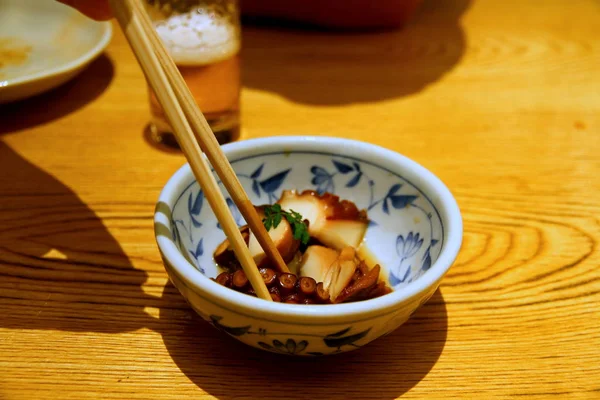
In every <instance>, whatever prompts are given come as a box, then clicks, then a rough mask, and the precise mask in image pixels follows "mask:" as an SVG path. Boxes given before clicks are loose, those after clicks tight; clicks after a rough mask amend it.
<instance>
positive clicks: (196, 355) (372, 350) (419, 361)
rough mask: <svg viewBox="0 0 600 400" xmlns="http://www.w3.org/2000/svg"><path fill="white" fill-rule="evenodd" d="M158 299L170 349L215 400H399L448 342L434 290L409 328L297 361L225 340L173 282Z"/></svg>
mask: <svg viewBox="0 0 600 400" xmlns="http://www.w3.org/2000/svg"><path fill="white" fill-rule="evenodd" d="M163 301H164V303H165V304H169V307H168V308H161V311H160V326H161V328H160V331H161V334H162V336H163V340H164V342H165V345H166V347H167V350H168V351H169V353H170V354H171V357H172V358H173V360H174V361H175V363H176V364H177V365H178V366H179V368H180V369H181V371H182V372H183V373H184V374H185V375H187V377H188V378H189V379H190V380H192V382H194V383H195V384H196V385H198V386H199V387H200V388H201V389H202V390H204V391H206V392H207V393H208V394H210V395H212V396H215V397H217V398H219V399H234V398H243V397H244V398H245V397H248V398H251V397H252V393H253V390H256V389H254V388H260V390H261V394H264V393H265V392H266V391H268V390H271V391H272V394H271V396H269V397H266V396H265V395H263V398H272V399H280V398H310V399H336V398H337V399H349V398H357V396H358V394H357V393H362V394H363V395H364V393H365V391H367V392H372V393H373V394H374V396H375V397H377V398H379V399H396V398H397V397H398V396H400V395H402V394H403V393H405V392H407V391H408V390H410V389H411V388H412V387H413V386H415V385H416V384H417V383H418V382H419V381H421V380H422V379H423V378H424V377H425V376H426V375H427V373H428V372H429V371H430V370H431V368H432V367H433V366H434V365H435V363H436V361H437V360H438V358H439V356H440V354H441V353H442V350H443V348H444V344H445V342H446V334H447V332H446V330H447V315H446V304H445V302H444V298H443V296H442V293H441V292H440V291H439V290H438V291H436V292H435V294H434V295H433V297H432V298H431V299H430V300H429V301H428V302H427V303H425V305H423V306H422V307H421V308H420V309H419V310H418V311H417V312H416V313H415V314H414V315H413V316H412V317H411V319H410V320H409V321H408V322H407V323H406V324H404V325H403V326H401V327H400V328H399V329H398V330H396V331H395V332H393V333H392V334H390V335H388V336H386V337H383V338H381V339H378V340H376V341H374V342H373V343H371V344H369V345H368V346H365V347H364V348H363V349H360V350H356V351H353V352H350V353H344V354H340V355H336V356H330V357H324V358H300V359H299V358H288V357H286V356H280V355H276V354H271V353H267V352H264V351H261V350H256V349H253V348H251V347H248V346H246V345H244V344H242V343H240V342H237V341H235V340H234V339H231V338H228V337H224V336H223V335H224V334H223V333H220V332H218V331H217V330H216V329H214V328H213V327H212V326H210V325H209V324H208V323H206V322H204V321H203V320H202V319H201V318H200V317H198V316H196V315H195V314H194V313H193V311H191V309H190V308H189V306H188V305H187V303H185V301H184V300H183V298H182V297H181V296H180V295H179V293H178V292H177V289H176V288H175V287H174V286H173V285H171V284H170V283H169V284H167V285H166V286H165V289H164V293H163ZM384 371H385V373H383V372H384ZM225 377H229V378H225ZM227 381H229V384H227V383H224V382H227ZM359 388H360V389H359ZM357 391H358V392H357Z"/></svg>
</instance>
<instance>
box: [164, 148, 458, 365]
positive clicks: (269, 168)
mask: <svg viewBox="0 0 600 400" xmlns="http://www.w3.org/2000/svg"><path fill="white" fill-rule="evenodd" d="M223 151H224V152H225V154H226V156H227V158H228V159H229V160H230V162H231V165H232V167H233V169H234V171H235V173H236V175H237V176H238V178H239V179H240V182H241V183H242V186H243V187H244V189H245V190H246V193H248V196H249V198H250V201H251V202H252V203H253V204H257V205H258V204H271V205H272V204H274V203H276V202H277V201H278V199H280V198H281V196H282V194H283V191H284V189H292V188H294V189H296V190H298V191H299V193H302V191H304V190H314V191H316V192H317V193H325V192H328V193H332V194H334V195H336V196H339V197H340V199H348V200H351V201H352V202H353V203H354V204H355V205H356V206H357V207H358V208H359V209H365V210H367V211H368V219H369V225H368V228H367V231H366V233H365V235H364V240H363V242H362V245H361V246H360V247H359V249H358V250H359V255H360V256H361V257H362V258H363V259H365V260H366V261H367V264H368V265H369V266H370V267H372V266H374V265H375V264H376V263H379V264H380V265H381V266H382V267H384V268H382V270H381V271H380V279H385V280H386V281H387V282H388V284H389V286H390V287H391V288H393V291H392V292H391V293H389V294H386V295H384V296H379V297H376V298H373V299H370V300H366V301H356V302H344V303H339V304H335V305H331V306H329V305H325V306H324V305H318V304H315V305H297V304H287V303H282V302H272V301H264V300H263V299H260V298H256V297H252V296H248V295H246V294H244V293H241V292H238V291H235V290H231V289H229V288H227V287H224V286H223V285H219V284H218V283H216V282H214V281H213V280H211V278H216V277H217V276H218V275H219V274H220V273H221V272H222V271H221V270H219V269H218V267H217V265H216V263H215V262H214V257H213V251H214V249H216V248H217V247H218V246H219V244H220V243H222V242H223V240H224V239H225V233H224V232H223V230H222V229H221V228H222V227H221V226H220V224H219V223H218V221H217V218H216V216H215V215H214V213H213V212H212V210H211V209H210V207H209V206H208V204H207V202H206V199H205V197H204V193H203V191H202V188H201V187H200V186H199V185H198V183H197V182H196V180H195V179H194V176H193V174H192V171H191V169H190V167H189V165H185V166H183V167H182V168H181V169H179V170H178V171H177V172H176V173H175V174H174V175H173V177H172V178H171V179H170V180H169V182H168V183H167V184H166V185H165V187H164V189H163V191H162V193H161V196H160V198H159V201H158V203H157V206H156V213H155V218H154V227H155V234H156V240H157V243H158V248H159V250H160V254H161V257H162V260H163V263H164V266H165V270H166V271H167V273H168V275H169V278H170V280H171V282H172V283H173V285H175V287H177V289H178V290H179V292H180V293H181V294H182V296H183V297H184V298H185V299H186V300H187V301H188V303H189V304H190V306H191V307H192V308H193V309H194V310H195V311H196V312H197V313H198V315H199V316H200V317H201V318H203V319H204V320H205V321H207V322H208V323H210V324H212V325H213V326H214V327H216V328H217V329H218V330H219V331H220V332H222V333H223V334H224V335H228V336H231V337H233V338H235V339H236V340H239V341H240V342H243V343H245V344H248V345H250V346H253V347H255V348H257V349H261V350H267V351H271V352H275V353H279V354H287V355H293V356H319V355H327V354H338V353H340V352H345V351H351V350H355V349H358V348H360V347H362V346H365V345H367V344H368V343H370V342H371V341H373V340H375V339H377V338H379V337H382V336H384V335H387V334H389V333H391V332H392V331H394V330H395V329H396V328H398V327H399V326H400V325H402V324H403V323H404V322H406V321H407V320H408V319H409V318H410V316H411V315H412V314H413V313H415V311H416V310H417V309H418V308H419V307H420V306H421V305H422V304H424V303H425V302H426V301H427V300H428V299H429V298H431V296H433V294H434V292H435V291H436V289H437V288H438V286H439V284H440V282H441V281H442V279H443V277H444V275H445V274H446V272H447V271H448V269H449V268H450V266H451V265H452V263H453V261H454V260H455V258H456V255H457V253H458V250H459V249H460V244H461V241H462V220H461V215H460V210H459V208H458V206H457V204H456V200H455V199H454V197H453V196H452V194H451V193H450V191H449V190H448V188H447V187H446V186H445V185H444V184H443V183H442V182H441V181H440V180H439V179H438V178H437V177H435V176H434V175H433V174H432V173H431V172H429V171H427V170H426V169H425V168H423V167H422V166H420V165H418V164H417V163H416V162H414V161H412V160H410V159H408V158H406V157H404V156H402V155H400V154H398V153H396V152H393V151H391V150H387V149H384V148H381V147H378V146H374V145H372V144H368V143H364V142H358V141H354V140H347V139H340V138H328V137H322V136H320V137H310V136H286V137H268V138H262V139H252V140H244V141H240V142H236V143H231V144H228V145H225V146H223ZM223 193H224V194H225V195H226V192H225V189H224V188H223ZM226 200H227V203H228V205H229V208H230V210H231V213H232V215H233V216H234V219H235V220H236V222H237V224H238V226H240V227H241V226H243V225H245V224H246V221H244V219H243V217H242V216H241V214H240V212H239V210H238V209H237V207H235V204H234V203H233V202H232V201H231V199H230V198H229V197H227V198H226ZM294 207H295V206H294ZM294 207H290V208H292V209H294V210H295V211H298V212H299V211H301V210H296V209H295V208H294ZM284 209H285V208H284ZM303 217H306V215H303ZM364 249H368V254H367V253H363V250H364ZM372 260H377V261H376V262H373V261H372ZM432 307H434V309H433V310H436V311H435V312H429V313H426V314H424V315H423V320H422V322H423V323H429V321H431V323H432V324H440V323H441V322H442V320H440V318H444V317H443V316H444V315H445V314H444V313H443V310H444V303H443V300H442V298H441V297H440V298H438V299H437V300H436V303H435V304H433V305H432ZM436 326H437V325H436ZM396 340H398V338H397V339H396ZM396 340H393V341H391V342H389V344H390V345H392V344H393V343H395V342H396ZM400 340H401V339H400ZM365 354H368V353H365Z"/></svg>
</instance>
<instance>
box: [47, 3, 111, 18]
mask: <svg viewBox="0 0 600 400" xmlns="http://www.w3.org/2000/svg"><path fill="white" fill-rule="evenodd" d="M58 1H59V2H60V3H63V4H66V5H68V6H71V7H73V8H75V9H77V10H79V12H81V13H82V14H85V15H87V16H88V17H90V18H92V19H95V20H98V21H105V20H107V19H111V18H112V11H111V9H110V5H109V4H108V0H58Z"/></svg>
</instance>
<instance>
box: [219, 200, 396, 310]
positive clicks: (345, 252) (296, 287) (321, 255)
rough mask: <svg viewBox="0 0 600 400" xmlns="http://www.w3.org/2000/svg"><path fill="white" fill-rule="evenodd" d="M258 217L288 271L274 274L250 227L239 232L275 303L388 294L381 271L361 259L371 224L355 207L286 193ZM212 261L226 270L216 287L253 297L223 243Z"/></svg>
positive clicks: (263, 208)
mask: <svg viewBox="0 0 600 400" xmlns="http://www.w3.org/2000/svg"><path fill="white" fill-rule="evenodd" d="M256 211H257V212H258V214H259V216H260V217H261V218H262V220H263V223H264V225H265V228H266V229H267V231H268V233H269V236H270V237H271V239H272V240H273V243H274V244H275V246H276V247H277V250H278V251H279V252H280V254H281V256H282V258H283V260H284V261H285V263H286V264H287V266H288V268H289V270H290V272H287V271H277V270H276V268H275V267H276V266H275V265H274V264H273V263H272V262H271V260H270V259H269V258H268V257H267V256H266V254H265V252H264V251H263V249H262V248H261V246H260V244H259V243H258V240H257V239H256V237H255V236H254V234H253V233H252V232H250V230H249V229H248V226H247V225H244V226H242V227H241V228H240V231H241V232H242V236H243V237H244V240H245V241H246V245H247V246H248V248H249V250H250V253H251V255H252V257H253V258H254V261H255V262H256V264H257V266H258V268H259V271H260V274H261V276H262V278H263V280H264V282H265V285H266V286H267V288H268V289H269V292H270V293H271V298H272V299H273V301H276V302H283V303H289V304H335V303H344V302H351V301H360V300H369V299H373V298H376V297H379V296H383V295H385V294H388V293H390V292H391V291H392V289H390V287H389V286H388V285H387V283H386V282H385V280H383V279H381V277H380V270H381V267H380V265H379V264H376V265H373V266H372V267H369V266H367V263H366V262H365V260H364V259H363V258H361V257H360V255H359V248H360V246H361V244H362V242H363V238H364V235H365V232H366V230H367V227H368V224H369V219H368V217H367V211H366V210H359V209H358V207H357V206H356V204H354V203H353V202H351V201H349V200H341V201H340V198H339V197H338V196H335V195H333V194H331V193H327V192H325V193H323V194H319V193H317V192H316V191H314V190H305V191H303V192H301V193H298V192H297V191H294V190H285V191H283V193H282V195H281V197H280V199H279V200H278V201H277V202H276V203H275V204H273V205H263V206H258V207H256ZM214 259H215V262H216V263H217V265H219V266H220V267H221V268H222V269H224V271H223V272H221V273H220V274H219V275H218V276H217V277H216V279H215V281H216V282H217V283H219V284H221V285H223V286H226V287H228V288H230V289H233V290H237V291H239V292H242V293H246V294H249V295H252V296H256V293H255V292H254V289H253V288H252V287H251V286H250V284H249V281H248V278H247V277H246V274H245V273H244V271H243V269H242V266H241V265H240V263H239V261H238V260H237V258H236V257H235V254H234V252H233V249H232V248H231V246H230V244H229V241H228V240H227V239H225V241H223V242H222V243H221V244H220V245H219V246H218V247H217V249H216V250H215V252H214Z"/></svg>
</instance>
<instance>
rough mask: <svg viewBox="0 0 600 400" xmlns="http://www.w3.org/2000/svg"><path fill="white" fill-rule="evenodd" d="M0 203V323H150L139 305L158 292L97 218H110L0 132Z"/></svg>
mask: <svg viewBox="0 0 600 400" xmlns="http://www.w3.org/2000/svg"><path fill="white" fill-rule="evenodd" d="M0 210H2V213H0V222H1V225H0V277H1V280H0V302H1V303H2V309H3V314H2V317H1V318H0V328H7V329H36V330H64V331H76V332H84V331H85V332H106V333H119V332H129V331H134V330H137V329H140V328H142V327H145V326H150V325H152V324H153V323H154V321H153V320H154V319H153V318H152V317H150V316H149V315H148V314H147V313H146V312H145V311H144V307H146V306H149V307H153V306H154V307H156V306H158V304H159V301H160V299H157V298H155V297H152V296H150V295H148V294H146V293H144V291H143V290H142V285H143V284H144V283H145V282H146V280H147V273H146V272H145V271H142V270H139V269H136V268H134V267H133V265H132V263H131V261H130V259H129V257H128V256H127V255H126V254H125V252H124V251H123V249H122V248H121V246H120V245H119V243H118V241H117V240H116V239H115V238H114V237H113V236H112V235H111V233H110V232H109V231H108V229H107V227H106V226H105V223H107V224H109V225H110V224H112V223H114V222H115V221H114V220H113V221H112V222H111V218H104V219H100V217H98V215H96V214H95V213H94V211H92V210H91V209H90V207H89V206H88V205H87V204H85V203H84V202H83V201H82V200H81V199H80V198H79V197H78V196H77V195H76V194H75V193H74V192H73V191H72V190H71V189H70V188H69V187H67V186H66V185H65V184H64V183H62V182H60V181H59V180H58V179H56V178H55V177H53V176H52V175H51V174H49V173H48V172H46V171H44V170H42V169H41V168H39V167H37V166H36V165H34V164H33V163H31V162H29V161H28V160H26V159H25V158H24V157H22V156H21V155H19V154H18V153H17V152H16V151H14V150H13V149H12V148H11V147H10V146H8V145H7V144H6V143H4V142H3V141H1V140H0ZM143 218H144V219H145V218H148V217H143ZM117 222H118V221H117Z"/></svg>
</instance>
